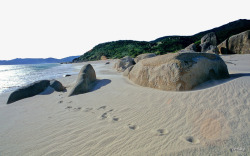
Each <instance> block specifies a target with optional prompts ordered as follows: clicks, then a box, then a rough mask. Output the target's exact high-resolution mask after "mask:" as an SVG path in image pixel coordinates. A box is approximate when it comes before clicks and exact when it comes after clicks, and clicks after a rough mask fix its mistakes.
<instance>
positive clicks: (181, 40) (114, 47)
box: [74, 19, 250, 62]
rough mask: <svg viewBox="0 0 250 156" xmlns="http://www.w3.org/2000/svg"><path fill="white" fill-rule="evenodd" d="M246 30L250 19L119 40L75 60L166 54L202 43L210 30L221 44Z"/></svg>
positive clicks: (249, 28)
mask: <svg viewBox="0 0 250 156" xmlns="http://www.w3.org/2000/svg"><path fill="white" fill-rule="evenodd" d="M246 30H250V20H245V19H244V20H237V21H234V22H230V23H228V24H225V25H223V26H220V27H217V28H213V29H211V30H207V31H203V32H200V33H197V34H195V35H192V36H165V37H161V38H158V39H156V40H153V41H150V42H146V41H132V40H119V41H113V42H107V43H101V44H98V45H97V46H95V47H94V48H93V49H92V50H90V51H88V52H86V53H84V54H83V55H82V56H80V57H79V58H77V59H74V62H82V61H91V60H99V59H100V58H101V56H106V57H107V58H122V57H124V56H132V57H135V56H137V55H139V54H143V53H155V54H157V55H159V54H166V53H169V52H175V51H178V50H180V49H183V48H185V47H187V46H188V45H190V44H191V43H196V44H197V45H198V44H200V39H201V38H202V37H203V36H204V35H206V34H207V33H210V32H215V34H216V36H217V40H218V44H219V43H221V42H223V41H224V40H225V39H227V38H229V37H230V36H232V35H235V34H238V33H241V32H243V31H246Z"/></svg>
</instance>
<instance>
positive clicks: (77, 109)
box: [74, 107, 82, 111]
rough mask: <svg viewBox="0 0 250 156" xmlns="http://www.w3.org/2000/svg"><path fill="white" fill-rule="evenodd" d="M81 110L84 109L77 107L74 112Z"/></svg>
mask: <svg viewBox="0 0 250 156" xmlns="http://www.w3.org/2000/svg"><path fill="white" fill-rule="evenodd" d="M81 109H82V107H77V108H74V111H79V110H81Z"/></svg>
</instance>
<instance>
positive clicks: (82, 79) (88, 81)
mask: <svg viewBox="0 0 250 156" xmlns="http://www.w3.org/2000/svg"><path fill="white" fill-rule="evenodd" d="M95 81H96V74H95V70H94V68H93V67H92V65H91V64H86V65H85V66H83V67H82V69H81V70H80V72H79V74H78V78H77V81H76V84H75V86H74V87H73V89H72V90H71V92H70V93H69V96H72V95H78V94H83V93H86V92H88V91H89V90H90V89H91V88H92V87H93V85H94V82H95Z"/></svg>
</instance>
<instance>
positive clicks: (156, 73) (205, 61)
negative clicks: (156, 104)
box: [128, 53, 229, 91]
mask: <svg viewBox="0 0 250 156" xmlns="http://www.w3.org/2000/svg"><path fill="white" fill-rule="evenodd" d="M228 77H229V74H228V70H227V66H226V64H225V62H224V61H223V60H222V59H221V58H220V57H219V56H218V55H215V54H210V53H170V54H166V55H161V56H156V57H153V58H149V59H145V60H141V61H140V62H138V63H137V64H136V65H135V66H134V67H133V69H132V70H131V71H130V72H129V75H128V78H129V79H130V80H131V81H133V82H134V83H136V84H138V85H141V86H145V87H151V88H157V89H161V90H171V91H184V90H191V89H192V88H194V87H195V86H197V85H199V84H201V83H203V82H205V81H207V80H209V79H222V78H228Z"/></svg>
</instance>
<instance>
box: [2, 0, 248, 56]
mask: <svg viewBox="0 0 250 156" xmlns="http://www.w3.org/2000/svg"><path fill="white" fill-rule="evenodd" d="M238 19H250V14H249V2H248V0H237V1H230V0H209V1H201V0H188V1H187V0H0V60H9V59H14V58H48V57H54V58H63V57H67V56H74V55H82V54H83V53H85V52H87V51H88V50H90V49H92V48H93V47H94V46H95V45H97V44H99V43H104V42H108V41H116V40H138V41H151V40H154V39H156V38H159V37H162V36H169V35H193V34H196V33H198V32H201V31H205V30H209V29H212V28H214V27H218V26H221V25H224V24H227V23H229V22H232V21H235V20H238Z"/></svg>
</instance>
